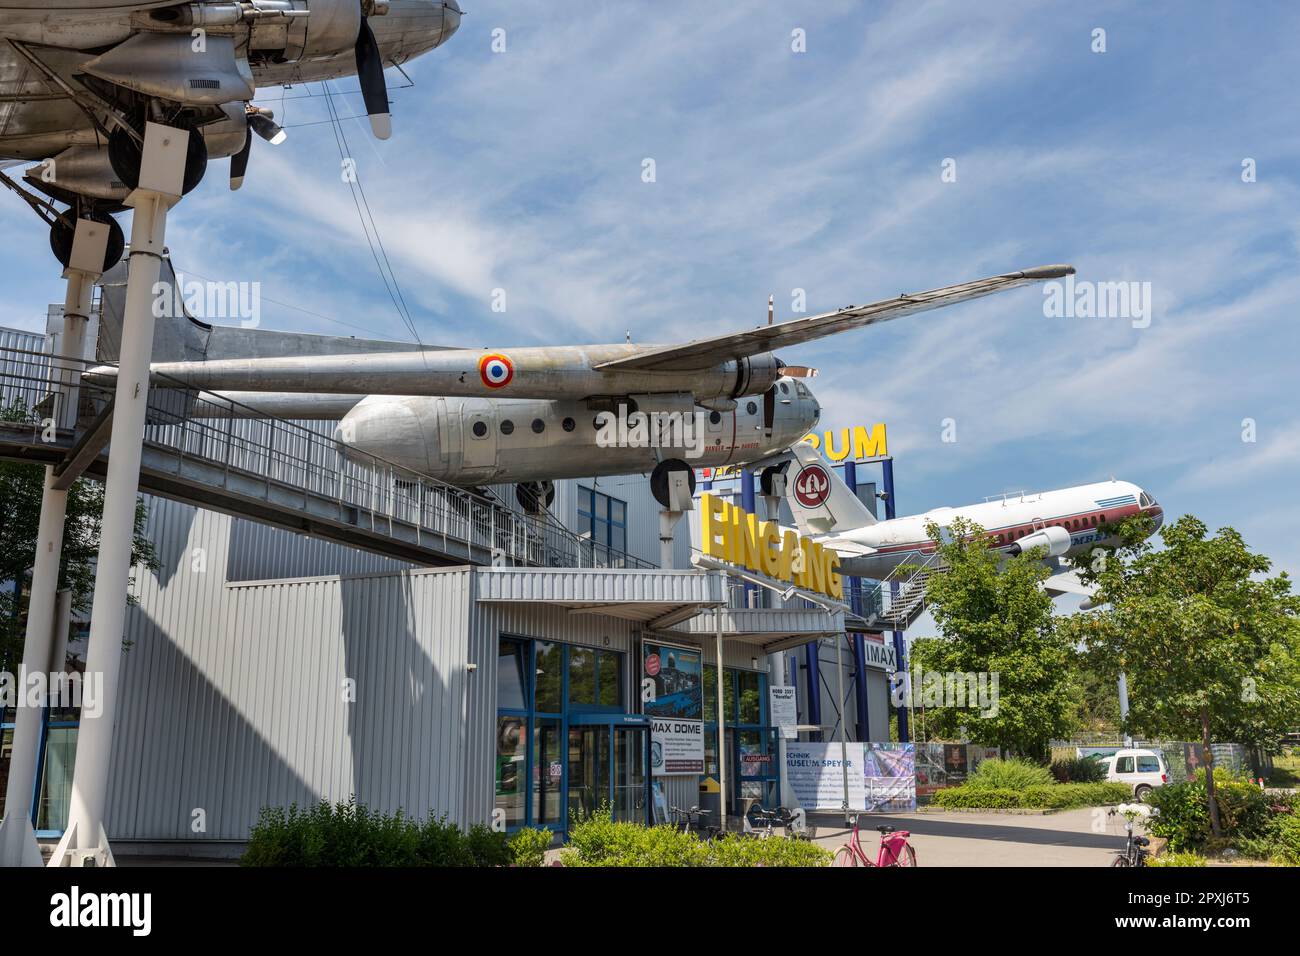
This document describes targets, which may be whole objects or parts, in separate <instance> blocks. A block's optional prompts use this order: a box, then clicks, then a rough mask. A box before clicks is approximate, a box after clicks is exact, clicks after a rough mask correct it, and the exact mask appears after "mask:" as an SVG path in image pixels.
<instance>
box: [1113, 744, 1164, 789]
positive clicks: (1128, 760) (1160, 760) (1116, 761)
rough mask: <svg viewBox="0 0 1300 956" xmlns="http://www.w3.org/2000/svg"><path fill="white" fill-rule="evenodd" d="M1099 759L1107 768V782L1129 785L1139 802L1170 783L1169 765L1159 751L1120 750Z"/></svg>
mask: <svg viewBox="0 0 1300 956" xmlns="http://www.w3.org/2000/svg"><path fill="white" fill-rule="evenodd" d="M1099 759H1100V760H1101V762H1102V764H1103V765H1104V766H1105V767H1106V780H1107V781H1109V782H1110V783H1126V784H1128V785H1129V788H1130V789H1131V790H1132V791H1133V796H1134V797H1136V798H1137V799H1139V800H1145V799H1146V797H1147V794H1149V793H1150V792H1151V791H1152V790H1154V789H1155V788H1156V787H1163V786H1164V785H1165V784H1166V783H1168V782H1169V765H1168V764H1166V763H1165V758H1164V755H1163V754H1162V753H1160V751H1158V750H1118V751H1116V752H1115V753H1113V754H1111V755H1110V756H1108V757H1100V758H1099Z"/></svg>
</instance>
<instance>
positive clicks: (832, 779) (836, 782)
mask: <svg viewBox="0 0 1300 956" xmlns="http://www.w3.org/2000/svg"><path fill="white" fill-rule="evenodd" d="M841 748H842V749H841ZM846 762H847V770H848V802H849V806H850V807H851V808H857V809H860V808H861V807H862V806H863V805H864V804H865V803H866V787H865V777H864V776H863V773H862V744H856V743H846V744H840V743H835V742H832V743H788V744H786V747H785V777H786V782H787V783H788V784H789V786H790V792H791V793H792V794H793V795H794V801H795V803H797V804H798V805H799V806H801V807H803V809H805V810H838V809H840V807H842V806H843V805H844V798H845V791H844V787H845V780H844V776H845V764H846Z"/></svg>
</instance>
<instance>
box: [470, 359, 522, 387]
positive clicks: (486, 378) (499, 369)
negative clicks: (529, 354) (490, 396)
mask: <svg viewBox="0 0 1300 956" xmlns="http://www.w3.org/2000/svg"><path fill="white" fill-rule="evenodd" d="M478 377H479V378H481V379H482V380H483V384H484V385H486V386H487V387H488V388H504V387H505V386H507V385H509V384H510V380H511V379H512V378H514V377H515V366H514V363H513V362H511V361H510V359H509V358H508V357H507V356H505V355H501V354H500V353H496V352H494V353H492V354H490V355H485V356H483V357H482V358H481V359H479V360H478Z"/></svg>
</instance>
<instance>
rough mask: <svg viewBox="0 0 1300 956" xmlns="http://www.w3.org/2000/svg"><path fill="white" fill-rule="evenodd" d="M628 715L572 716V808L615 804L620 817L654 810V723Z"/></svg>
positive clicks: (582, 811)
mask: <svg viewBox="0 0 1300 956" xmlns="http://www.w3.org/2000/svg"><path fill="white" fill-rule="evenodd" d="M631 720H633V719H632V718H629V717H627V716H622V715H620V716H617V717H609V716H603V715H601V716H597V715H592V716H581V717H575V718H571V719H570V722H569V791H568V796H569V814H570V817H572V816H573V815H575V814H576V815H577V816H578V818H579V819H582V818H584V817H587V816H589V815H590V814H592V813H594V812H596V811H597V810H600V809H601V808H603V807H606V806H607V807H609V809H610V813H611V815H612V816H613V818H614V819H615V820H628V821H633V822H636V823H646V822H648V821H649V814H650V776H649V757H650V728H649V727H648V726H646V725H645V723H643V722H642V721H641V720H640V719H636V720H635V722H629V721H631Z"/></svg>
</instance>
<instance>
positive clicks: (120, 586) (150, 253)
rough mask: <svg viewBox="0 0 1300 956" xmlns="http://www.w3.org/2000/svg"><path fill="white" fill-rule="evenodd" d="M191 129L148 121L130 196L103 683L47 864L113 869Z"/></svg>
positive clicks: (106, 538) (102, 623)
mask: <svg viewBox="0 0 1300 956" xmlns="http://www.w3.org/2000/svg"><path fill="white" fill-rule="evenodd" d="M190 135H191V134H190V133H188V132H186V131H185V130H180V129H174V128H172V127H168V126H161V125H159V124H157V123H149V124H147V126H146V128H145V140H144V155H143V160H142V163H141V172H140V186H139V188H138V189H136V190H134V191H133V192H132V193H131V195H130V196H128V197H127V199H126V204H127V205H129V206H132V207H134V209H135V214H134V216H133V218H132V223H131V254H130V259H129V263H130V265H129V268H128V272H127V283H126V305H125V308H124V310H123V321H122V343H121V356H120V359H119V362H118V373H117V388H116V398H115V404H114V414H113V433H112V438H111V439H110V446H109V447H110V452H109V458H108V473H107V476H106V478H105V481H104V516H103V520H102V522H101V524H100V545H99V559H98V565H97V568H96V572H95V598H94V602H93V604H92V605H91V617H90V638H89V642H88V644H89V646H88V648H87V652H86V679H87V680H95V679H98V680H99V681H100V682H101V689H100V692H101V695H102V699H103V707H102V710H101V712H100V714H99V715H98V716H96V717H93V718H92V717H88V716H87V717H83V719H82V721H81V727H80V729H79V731H78V735H77V762H76V769H75V771H74V773H73V778H72V799H71V803H70V806H69V809H68V827H67V829H66V830H65V831H64V833H63V839H62V840H60V841H59V845H58V847H57V848H56V849H55V851H54V856H53V858H52V859H51V860H50V866H113V865H114V860H113V853H112V851H111V850H110V849H109V846H108V836H107V834H106V833H105V831H104V809H105V804H106V802H107V798H108V771H109V757H110V754H111V752H112V747H113V722H114V718H115V717H116V714H117V694H118V673H119V671H120V670H121V664H122V632H123V627H124V625H125V622H126V594H127V588H128V586H129V584H130V575H131V545H132V543H133V541H134V537H135V508H136V495H137V493H138V491H139V488H140V458H141V453H142V450H143V442H144V426H145V412H146V409H147V405H148V401H149V363H150V359H151V357H152V351H153V332H154V311H153V300H154V291H153V289H154V286H155V284H156V283H157V282H158V276H159V274H160V272H161V267H162V257H163V254H164V251H165V237H166V230H167V212H168V210H169V209H170V208H171V207H172V206H173V205H175V203H176V202H178V201H179V199H180V196H181V192H182V188H181V186H182V182H183V179H184V172H185V156H186V149H187V146H188V144H189V137H190Z"/></svg>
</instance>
